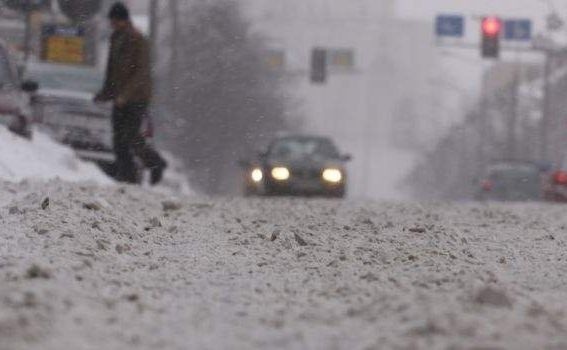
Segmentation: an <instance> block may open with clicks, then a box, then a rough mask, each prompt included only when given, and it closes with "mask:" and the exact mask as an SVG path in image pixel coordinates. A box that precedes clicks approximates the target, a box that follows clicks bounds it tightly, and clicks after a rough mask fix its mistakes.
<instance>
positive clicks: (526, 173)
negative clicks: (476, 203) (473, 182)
mask: <svg viewBox="0 0 567 350" xmlns="http://www.w3.org/2000/svg"><path fill="white" fill-rule="evenodd" d="M479 199H481V200H493V201H536V200H541V199H543V187H542V169H541V167H540V166H539V165H538V164H536V163H533V162H528V161H498V162H494V163H492V164H490V165H489V166H488V167H487V169H486V171H485V175H484V177H483V179H482V181H481V182H480V189H479Z"/></svg>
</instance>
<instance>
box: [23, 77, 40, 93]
mask: <svg viewBox="0 0 567 350" xmlns="http://www.w3.org/2000/svg"><path fill="white" fill-rule="evenodd" d="M22 90H23V91H25V92H30V93H31V92H36V91H37V90H39V84H38V83H37V82H35V81H32V80H26V81H24V82H23V83H22Z"/></svg>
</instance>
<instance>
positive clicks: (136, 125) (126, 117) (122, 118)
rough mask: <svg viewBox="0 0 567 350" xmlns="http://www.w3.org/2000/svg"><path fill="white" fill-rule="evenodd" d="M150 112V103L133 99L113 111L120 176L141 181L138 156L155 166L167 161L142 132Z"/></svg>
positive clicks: (145, 164)
mask: <svg viewBox="0 0 567 350" xmlns="http://www.w3.org/2000/svg"><path fill="white" fill-rule="evenodd" d="M147 116H148V105H147V104H146V103H131V104H127V105H125V106H121V107H116V106H115V107H114V109H113V111H112V127H113V132H114V137H113V143H114V153H115V155H116V180H118V181H121V182H128V183H137V182H138V181H137V180H138V176H137V173H138V172H137V168H136V163H135V161H134V157H138V158H139V159H140V160H141V161H142V163H143V164H144V166H145V167H147V168H150V169H153V168H156V167H160V166H163V165H164V164H165V161H164V160H163V159H162V158H161V157H160V155H159V154H158V153H157V152H156V151H155V150H154V149H153V148H152V147H151V146H149V145H148V144H146V140H145V139H144V137H143V136H142V134H141V130H140V128H141V126H142V121H143V120H144V119H145V118H146V117H147Z"/></svg>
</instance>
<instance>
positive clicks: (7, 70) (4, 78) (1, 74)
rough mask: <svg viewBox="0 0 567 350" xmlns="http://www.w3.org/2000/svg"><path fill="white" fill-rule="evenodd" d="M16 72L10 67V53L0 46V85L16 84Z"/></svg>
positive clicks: (11, 85) (10, 85) (9, 85)
mask: <svg viewBox="0 0 567 350" xmlns="http://www.w3.org/2000/svg"><path fill="white" fill-rule="evenodd" d="M15 85H16V83H15V79H14V73H13V72H12V69H11V67H10V62H9V58H8V53H7V52H6V51H5V50H4V49H3V48H1V47H0V87H13V86H15Z"/></svg>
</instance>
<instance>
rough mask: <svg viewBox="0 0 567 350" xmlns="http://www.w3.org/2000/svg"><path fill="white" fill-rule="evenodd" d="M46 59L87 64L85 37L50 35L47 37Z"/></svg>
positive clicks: (55, 61) (54, 61)
mask: <svg viewBox="0 0 567 350" xmlns="http://www.w3.org/2000/svg"><path fill="white" fill-rule="evenodd" d="M44 59H45V60H46V61H48V62H53V63H68V64H85V62H86V50H85V39H84V38H83V37H72V36H50V37H48V38H46V42H45V51H44Z"/></svg>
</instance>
